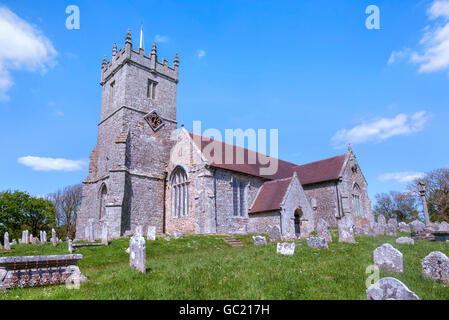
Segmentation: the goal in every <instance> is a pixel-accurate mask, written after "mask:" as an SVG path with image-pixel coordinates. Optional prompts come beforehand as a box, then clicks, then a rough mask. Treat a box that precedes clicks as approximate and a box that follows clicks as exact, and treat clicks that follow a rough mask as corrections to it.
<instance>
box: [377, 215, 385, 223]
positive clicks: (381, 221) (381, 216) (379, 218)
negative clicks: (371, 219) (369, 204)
mask: <svg viewBox="0 0 449 320" xmlns="http://www.w3.org/2000/svg"><path fill="white" fill-rule="evenodd" d="M377 223H379V224H381V225H386V224H387V221H386V219H385V216H384V215H383V214H380V215H379V216H378V217H377Z"/></svg>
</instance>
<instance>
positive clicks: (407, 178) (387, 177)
mask: <svg viewBox="0 0 449 320" xmlns="http://www.w3.org/2000/svg"><path fill="white" fill-rule="evenodd" d="M425 175H426V174H425V173H423V172H395V173H384V174H381V175H380V176H379V178H378V179H379V181H381V182H387V181H396V182H399V183H409V182H413V181H414V180H415V179H420V178H423V177H424V176H425Z"/></svg>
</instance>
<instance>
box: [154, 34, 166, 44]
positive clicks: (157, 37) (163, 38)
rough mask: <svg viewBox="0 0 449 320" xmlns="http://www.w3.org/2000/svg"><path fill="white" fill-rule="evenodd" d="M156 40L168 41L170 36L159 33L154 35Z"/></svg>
mask: <svg viewBox="0 0 449 320" xmlns="http://www.w3.org/2000/svg"><path fill="white" fill-rule="evenodd" d="M154 41H155V42H157V43H163V42H168V41H169V38H168V37H167V36H163V35H160V34H157V35H155V36H154Z"/></svg>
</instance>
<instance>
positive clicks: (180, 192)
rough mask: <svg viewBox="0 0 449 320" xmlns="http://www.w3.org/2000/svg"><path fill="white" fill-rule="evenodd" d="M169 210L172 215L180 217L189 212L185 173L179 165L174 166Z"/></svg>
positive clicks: (187, 186)
mask: <svg viewBox="0 0 449 320" xmlns="http://www.w3.org/2000/svg"><path fill="white" fill-rule="evenodd" d="M170 184H171V212H172V217H182V216H187V215H188V214H189V184H188V181H187V173H186V172H185V170H184V169H183V168H181V167H176V169H175V170H174V171H173V173H172V176H171V180H170Z"/></svg>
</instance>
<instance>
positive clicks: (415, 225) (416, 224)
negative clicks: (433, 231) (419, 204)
mask: <svg viewBox="0 0 449 320" xmlns="http://www.w3.org/2000/svg"><path fill="white" fill-rule="evenodd" d="M409 225H410V228H411V229H412V230H413V231H415V232H417V233H419V232H422V231H424V229H425V228H426V225H425V224H424V223H422V222H421V221H419V220H415V221H413V222H410V223H409Z"/></svg>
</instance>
